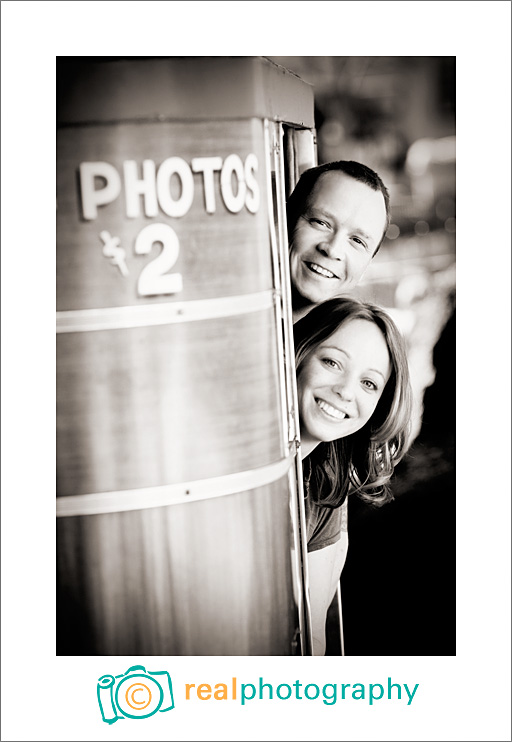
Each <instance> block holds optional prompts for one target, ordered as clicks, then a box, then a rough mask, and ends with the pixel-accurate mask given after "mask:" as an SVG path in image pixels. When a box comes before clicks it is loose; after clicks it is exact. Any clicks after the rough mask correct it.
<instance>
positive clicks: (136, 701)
mask: <svg viewBox="0 0 512 742" xmlns="http://www.w3.org/2000/svg"><path fill="white" fill-rule="evenodd" d="M163 700H164V694H163V690H162V687H161V685H160V684H159V683H157V682H156V680H154V679H153V678H151V677H148V676H147V675H145V674H144V675H142V674H141V675H130V676H129V677H127V678H125V679H124V680H121V682H120V683H119V685H118V686H117V688H116V692H115V702H116V705H117V707H118V708H119V709H120V711H122V713H123V715H124V716H128V718H130V719H145V718H146V717H147V716H152V715H153V714H156V712H157V711H158V710H159V708H160V706H161V705H162V701H163Z"/></svg>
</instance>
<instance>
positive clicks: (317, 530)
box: [305, 497, 348, 551]
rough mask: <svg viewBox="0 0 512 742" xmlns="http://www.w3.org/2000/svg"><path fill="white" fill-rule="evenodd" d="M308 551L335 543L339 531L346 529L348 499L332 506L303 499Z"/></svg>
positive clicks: (338, 536) (339, 534) (339, 533)
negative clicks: (335, 506) (338, 505)
mask: <svg viewBox="0 0 512 742" xmlns="http://www.w3.org/2000/svg"><path fill="white" fill-rule="evenodd" d="M305 511H306V532H307V542H308V551H317V550H318V549H324V548H325V547H326V546H330V545H331V544H335V543H336V541H338V540H339V538H340V536H341V533H342V532H343V531H345V532H346V531H347V530H348V499H347V498H345V501H344V502H343V504H342V505H340V507H337V508H332V507H326V506H323V505H321V504H320V503H316V502H313V501H312V500H311V499H310V498H309V497H308V498H306V500H305Z"/></svg>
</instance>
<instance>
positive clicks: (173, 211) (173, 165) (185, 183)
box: [156, 157, 194, 216]
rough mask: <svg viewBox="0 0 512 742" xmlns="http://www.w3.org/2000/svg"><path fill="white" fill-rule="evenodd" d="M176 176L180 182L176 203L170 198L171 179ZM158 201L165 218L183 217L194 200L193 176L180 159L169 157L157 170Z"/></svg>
mask: <svg viewBox="0 0 512 742" xmlns="http://www.w3.org/2000/svg"><path fill="white" fill-rule="evenodd" d="M174 174H176V175H177V176H178V177H179V179H180V181H181V195H180V197H179V199H178V200H177V201H175V200H174V199H173V197H172V196H171V178H172V176H173V175H174ZM156 189H157V193H158V201H159V203H160V206H161V208H162V211H165V213H166V214H167V216H185V214H186V213H187V211H188V210H189V209H190V207H191V206H192V201H193V199H194V176H193V175H192V171H191V169H190V168H189V166H188V165H187V163H186V162H185V160H182V159H181V157H169V158H168V159H167V160H164V161H163V162H162V164H161V165H160V167H159V168H158V174H157V176H156Z"/></svg>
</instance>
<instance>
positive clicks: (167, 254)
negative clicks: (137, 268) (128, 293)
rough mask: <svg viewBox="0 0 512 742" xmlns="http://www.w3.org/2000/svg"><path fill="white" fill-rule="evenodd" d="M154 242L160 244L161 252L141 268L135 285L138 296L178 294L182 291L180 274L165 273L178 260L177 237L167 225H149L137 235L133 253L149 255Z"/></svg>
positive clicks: (178, 247) (178, 244)
mask: <svg viewBox="0 0 512 742" xmlns="http://www.w3.org/2000/svg"><path fill="white" fill-rule="evenodd" d="M155 242H160V243H161V244H162V252H161V253H160V255H158V256H157V257H156V258H155V259H154V260H152V261H151V263H148V265H146V266H145V267H144V268H143V270H142V272H141V274H140V276H139V280H138V283H137V291H138V293H139V296H157V295H159V294H178V293H179V292H180V291H182V290H183V278H182V275H181V273H167V271H168V270H170V269H171V268H172V267H173V265H174V264H175V263H176V261H177V260H178V255H179V253H180V243H179V240H178V235H177V234H176V232H175V231H174V229H173V228H172V227H170V226H169V225H168V224H161V223H159V224H149V225H148V226H147V227H144V229H142V230H141V231H140V232H139V234H138V235H137V239H136V241H135V252H136V253H137V255H149V253H150V252H151V250H152V248H153V245H154V243H155Z"/></svg>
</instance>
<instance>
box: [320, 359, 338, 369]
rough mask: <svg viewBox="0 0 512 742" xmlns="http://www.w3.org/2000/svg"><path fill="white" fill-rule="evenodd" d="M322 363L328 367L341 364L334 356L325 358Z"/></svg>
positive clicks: (335, 366)
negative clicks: (333, 358) (334, 359)
mask: <svg viewBox="0 0 512 742" xmlns="http://www.w3.org/2000/svg"><path fill="white" fill-rule="evenodd" d="M322 363H323V364H324V365H325V366H327V367H328V368H339V364H338V363H337V362H336V361H333V360H332V358H323V359H322Z"/></svg>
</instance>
